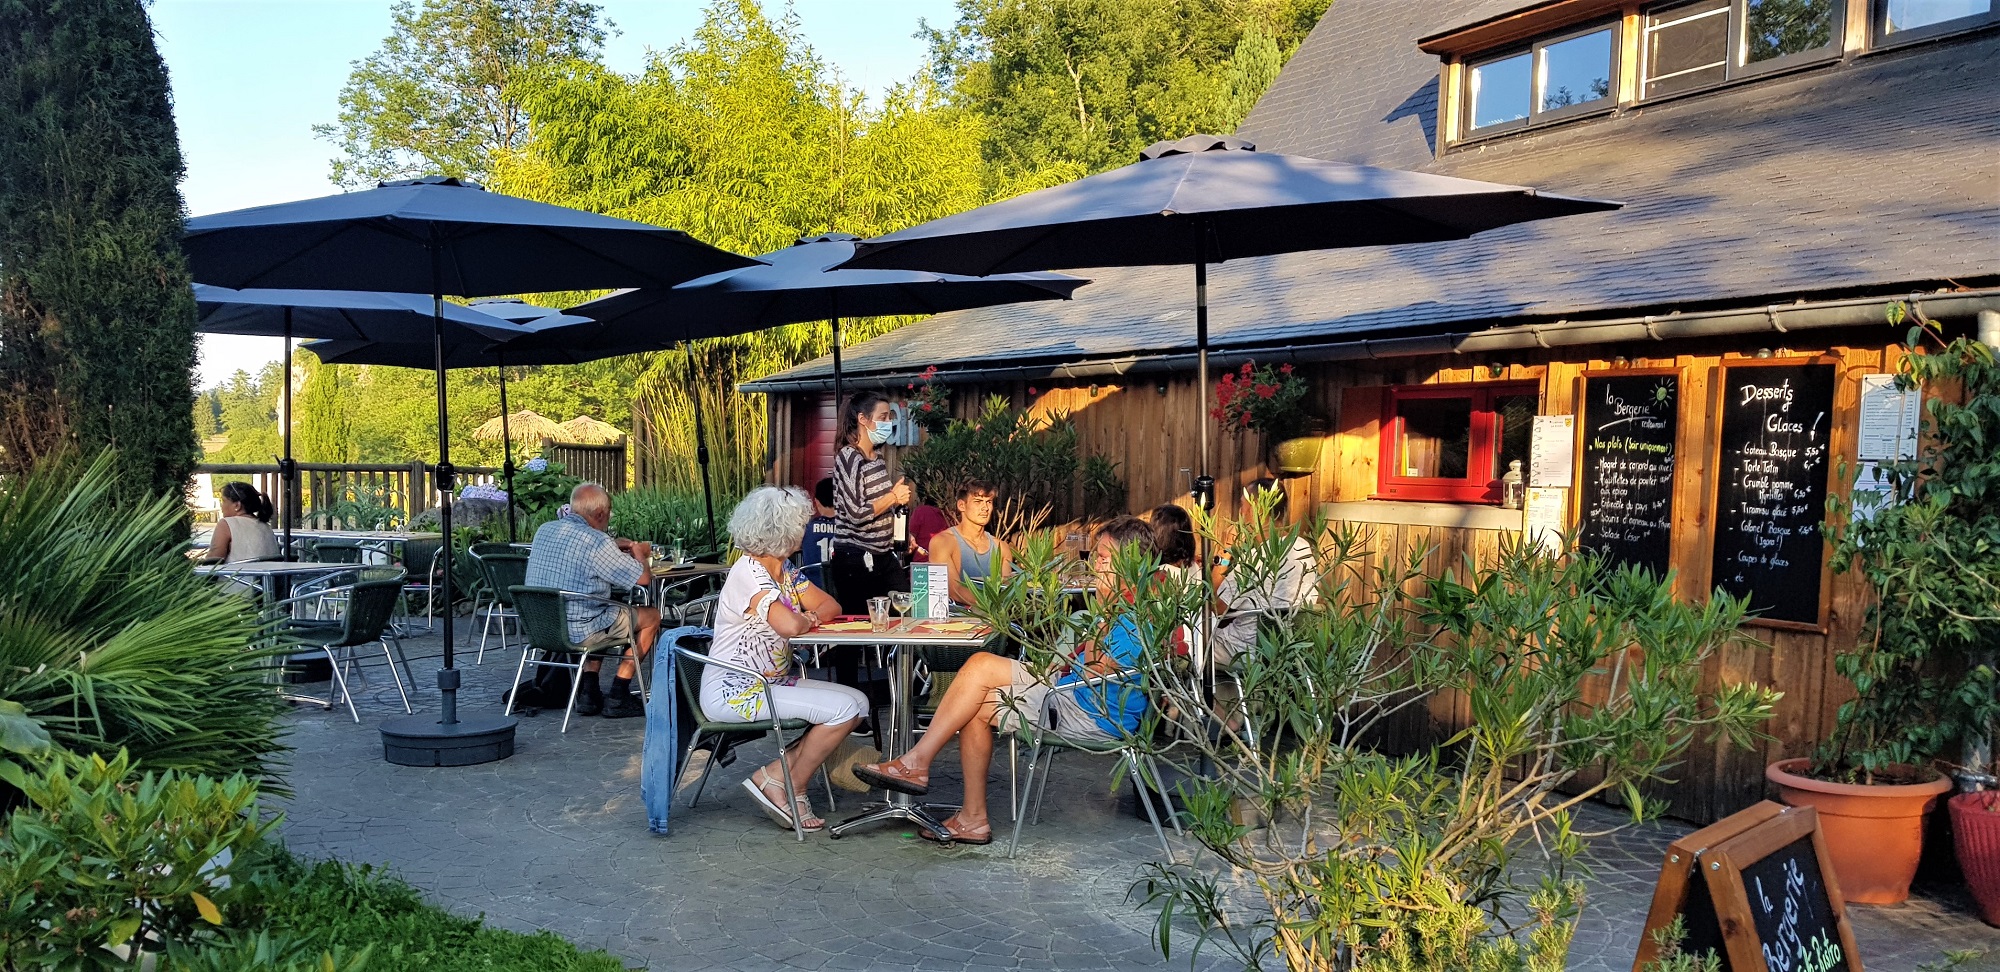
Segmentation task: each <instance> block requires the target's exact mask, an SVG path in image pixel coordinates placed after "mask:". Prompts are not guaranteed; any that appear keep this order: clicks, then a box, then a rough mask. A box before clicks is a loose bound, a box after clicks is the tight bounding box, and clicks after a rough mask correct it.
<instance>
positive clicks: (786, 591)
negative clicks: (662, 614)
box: [701, 486, 868, 831]
mask: <svg viewBox="0 0 2000 972" xmlns="http://www.w3.org/2000/svg"><path fill="white" fill-rule="evenodd" d="M812 515H813V508H812V501H811V500H808V499H807V498H806V494H805V493H803V492H801V491H800V490H798V489H794V488H789V487H787V488H783V489H780V488H778V487H776V486H759V487H757V488H756V489H754V490H751V491H750V495H748V496H745V497H744V498H743V502H741V503H738V504H737V505H736V512H734V513H732V514H730V517H729V535H730V539H731V541H732V542H734V543H735V545H736V547H737V549H739V550H742V551H743V554H744V555H743V557H741V558H740V559H738V560H737V561H736V563H735V565H734V566H732V567H730V568H729V577H728V579H727V580H725V581H724V582H723V584H722V594H721V596H720V597H718V598H717V604H716V612H715V639H714V642H713V644H712V645H711V646H710V647H709V650H708V655H709V657H710V658H715V659H719V660H721V661H726V662H729V663H730V664H733V665H740V666H742V667H744V668H749V669H752V670H754V671H757V672H760V673H762V674H763V675H764V677H765V678H766V679H767V680H769V682H770V685H771V698H770V703H771V704H773V705H775V706H776V707H777V717H778V718H780V719H804V720H806V721H807V722H811V723H813V727H812V728H811V729H809V730H807V731H806V734H805V735H804V736H801V737H800V738H799V739H798V741H797V742H795V743H793V744H792V749H791V756H790V758H789V760H788V762H789V763H790V764H791V771H792V778H791V779H790V780H786V779H785V775H784V772H785V768H784V765H783V764H781V763H780V762H779V761H777V760H775V759H774V760H772V761H771V762H769V763H767V764H765V765H764V766H761V767H759V768H758V769H757V771H756V772H754V773H752V774H750V778H749V779H747V780H744V781H743V788H744V789H746V790H748V791H750V795H751V796H752V797H753V798H755V799H756V801H757V805H758V806H760V807H762V808H763V810H764V813H765V814H766V815H767V816H769V817H770V818H771V819H772V820H775V821H777V822H778V824H779V825H781V826H783V827H785V828H786V829H790V828H791V827H792V820H793V815H794V814H796V815H797V817H798V823H799V826H800V828H801V829H803V830H807V831H818V830H820V829H822V828H824V827H825V826H826V821H824V820H822V819H820V818H819V817H816V816H814V815H813V812H812V804H811V803H810V802H808V801H807V799H806V795H805V787H804V786H803V785H802V784H804V783H807V782H810V781H811V780H812V775H813V772H814V771H815V770H818V769H819V765H820V763H822V762H824V761H825V760H826V757H827V755H828V754H830V753H832V752H833V750H834V747H836V746H838V745H839V744H840V742H841V740H843V739H846V738H847V735H848V733H849V732H850V731H851V730H853V728H854V726H855V724H856V723H857V722H859V721H860V720H861V715H862V713H864V712H866V711H868V696H866V695H864V694H862V692H861V691H860V690H859V689H854V688H850V687H848V686H845V685H839V684H836V683H833V682H822V681H818V680H815V679H809V678H804V677H802V676H800V675H797V674H795V673H794V672H795V668H796V666H795V665H794V664H793V658H792V648H791V643H790V641H789V639H791V638H792V637H794V636H796V635H801V634H804V633H806V632H807V631H810V630H812V629H813V628H814V627H816V626H818V625H819V624H820V623H821V622H823V621H826V620H828V619H831V618H832V617H834V616H835V615H837V614H839V613H840V605H839V603H838V602H836V601H834V599H833V597H832V596H831V595H829V594H827V593H826V592H825V591H822V590H820V589H819V588H817V587H814V586H813V585H812V583H811V582H810V581H807V580H806V579H805V578H804V577H801V576H800V575H798V574H797V573H794V572H793V571H792V569H791V566H790V565H789V564H788V563H787V562H786V558H789V557H790V556H791V555H792V554H794V553H797V552H798V549H799V541H800V540H801V539H802V538H803V537H804V536H805V532H806V522H807V521H808V520H811V519H812ZM701 710H702V713H703V714H704V715H706V716H707V717H708V718H710V719H713V720H716V721H718V722H754V721H759V720H763V719H768V718H771V715H772V714H771V713H770V712H767V711H766V699H765V696H764V691H763V689H762V687H761V685H760V684H759V683H758V682H757V680H755V679H753V678H750V677H749V676H747V675H743V674H741V673H738V672H732V671H729V670H727V669H724V668H722V667H721V666H719V665H710V666H707V667H706V668H704V669H703V671H702V676H701Z"/></svg>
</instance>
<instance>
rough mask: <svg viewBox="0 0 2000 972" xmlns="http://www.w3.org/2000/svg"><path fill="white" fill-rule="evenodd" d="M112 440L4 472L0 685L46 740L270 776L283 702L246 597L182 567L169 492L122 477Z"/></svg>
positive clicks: (176, 503) (177, 500)
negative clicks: (129, 483) (143, 490)
mask: <svg viewBox="0 0 2000 972" xmlns="http://www.w3.org/2000/svg"><path fill="white" fill-rule="evenodd" d="M115 469H116V465H115V460H114V459H113V457H112V455H111V454H110V453H108V452H107V453H104V454H101V455H99V456H98V457H97V458H96V459H95V460H93V461H90V462H88V463H83V462H79V461H76V460H70V459H58V460H50V461H47V462H44V463H43V464H42V465H40V466H38V467H36V468H35V469H34V470H32V471H30V472H29V473H27V474H24V475H21V476H15V477H9V478H7V479H6V480H5V481H4V482H0V563H4V564H6V565H7V569H6V570H4V571H0V699H7V700H10V701H13V702H15V703H18V704H20V705H21V706H22V707H23V711H24V714H25V715H27V716H30V717H32V718H34V719H35V720H36V721H38V722H39V723H40V724H41V726H42V727H43V728H44V729H45V730H47V732H48V734H49V736H50V737H51V738H52V739H53V740H54V742H55V744H56V745H58V746H61V747H63V748H65V749H69V750H72V751H75V752H78V753H96V754H100V755H106V756H109V755H111V754H113V753H116V752H118V751H119V750H121V749H122V750H126V751H128V752H130V753H131V756H132V758H133V759H134V760H135V761H137V762H138V763H139V764H140V765H142V766H144V767H145V768H146V769H148V770H185V771H189V772H198V773H205V774H209V775H212V776H228V775H231V774H234V773H239V772H240V773H246V774H249V775H250V776H252V777H261V778H262V779H264V780H265V781H267V782H268V781H273V780H275V778H276V776H275V774H276V773H277V770H278V768H279V764H278V763H277V762H276V760H275V754H276V753H277V752H278V751H279V749H280V746H279V733H280V729H279V725H278V721H277V720H278V715H279V713H280V712H281V711H282V709H283V705H284V704H283V703H282V702H280V701H279V700H278V697H277V694H276V693H275V692H273V691H272V689H271V686H270V685H269V684H268V683H267V682H265V680H264V676H265V668H264V665H263V662H264V660H265V659H264V658H263V657H262V656H260V655H259V654H258V653H256V652H253V651H252V650H250V648H249V647H248V646H249V645H250V644H251V643H252V642H253V640H254V639H255V638H256V636H257V633H258V624H259V619H258V616H257V611H256V608H255V605H254V603H253V602H252V601H250V600H249V599H248V598H244V597H240V596H235V595H232V594H229V593H227V592H225V591H224V590H223V589H221V588H220V587H218V586H217V585H216V584H215V583H213V582H212V581H210V580H209V579H207V578H204V577H201V576H199V575H197V574H195V572H194V571H193V570H192V569H190V563H189V561H188V559H187V557H186V556H185V555H184V554H183V553H182V547H183V544H182V542H181V540H180V539H179V536H180V533H181V518H182V517H183V515H184V513H183V510H182V501H181V497H180V496H178V495H168V496H126V495H121V494H120V493H119V492H118V488H117V480H116V478H115V477H114V474H113V473H114V470H115Z"/></svg>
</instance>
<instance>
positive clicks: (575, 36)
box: [313, 0, 612, 186]
mask: <svg viewBox="0 0 2000 972" xmlns="http://www.w3.org/2000/svg"><path fill="white" fill-rule="evenodd" d="M391 16H392V18H393V20H394V27H393V28H392V29H391V30H390V33H389V36H388V37H386V38H384V39H383V41H382V48H381V50H379V51H376V52H375V53H374V54H372V55H370V56H369V57H368V59H367V60H365V61H358V62H355V64H354V69H353V71H352V72H351V73H350V74H349V75H348V78H347V85H346V86H345V87H343V88H341V90H340V120H339V121H338V122H335V123H333V124H324V125H316V126H314V127H313V130H314V131H315V132H316V133H318V135H319V136H320V137H321V138H324V139H327V140H328V141H331V142H333V143H334V144H335V145H337V146H339V148H340V151H341V157H340V158H337V159H334V160H333V179H334V181H335V182H338V183H340V184H342V185H348V186H355V185H365V184H368V183H372V182H375V181H377V180H380V179H398V178H407V177H410V176H416V175H425V174H430V173H443V174H445V175H453V176H471V177H473V178H477V179H484V178H485V177H486V173H487V169H488V167H489V165H490V163H491V159H492V157H493V155H494V153H496V152H501V151H507V150H511V149H516V148H519V147H520V146H521V145H522V144H523V143H524V142H525V141H526V140H527V137H528V131H527V123H528V118H527V114H526V113H525V112H524V111H523V110H522V107H521V103H520V99H519V97H518V95H517V93H516V91H515V89H514V82H515V81H516V80H517V79H518V78H519V77H520V76H521V75H522V74H523V73H524V72H526V71H530V70H533V69H535V68H536V67H538V66H540V65H544V64H549V63H556V62H562V61H568V60H572V59H578V58H581V59H588V60H594V59H595V58H596V57H597V55H598V52H599V51H600V50H601V49H602V48H603V46H604V36H605V30H606V28H608V27H610V26H612V25H611V24H610V22H609V21H603V20H601V19H600V18H599V16H598V7H597V5H596V4H592V3H584V2H581V0H422V6H421V7H419V6H418V5H416V4H413V3H411V2H410V0H401V2H399V3H397V4H396V5H395V7H394V8H393V9H392V14H391Z"/></svg>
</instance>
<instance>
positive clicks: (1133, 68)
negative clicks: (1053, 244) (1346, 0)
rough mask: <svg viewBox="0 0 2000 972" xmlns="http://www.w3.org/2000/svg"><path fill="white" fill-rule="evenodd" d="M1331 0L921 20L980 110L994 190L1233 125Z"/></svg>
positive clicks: (1171, 2)
mask: <svg viewBox="0 0 2000 972" xmlns="http://www.w3.org/2000/svg"><path fill="white" fill-rule="evenodd" d="M1329 2H1330V0H959V4H958V22H957V24H955V25H954V26H952V27H949V28H937V27H933V26H931V25H929V24H926V25H924V27H923V30H922V33H923V36H925V37H926V39H927V40H928V41H929V43H930V47H931V58H932V63H933V67H934V70H935V72H936V74H937V77H938V80H939V82H940V83H941V84H944V85H946V86H947V87H948V89H949V90H950V92H951V101H952V104H954V105H956V106H958V107H961V108H964V109H966V110H969V111H971V112H974V113H976V114H977V115H978V116H980V118H981V119H982V120H983V121H984V122H985V125H986V128H987V136H986V139H985V143H984V146H983V150H984V154H985V158H986V160H987V161H988V162H989V163H990V164H991V169H990V171H989V173H988V177H989V179H990V182H991V186H992V188H993V191H994V192H995V193H996V194H997V195H1002V196H1004V195H1009V194H1012V193H1014V192H1019V191H1024V190H1027V189H1034V188H1040V187H1041V186H1044V185H1052V184H1054V183H1058V182H1062V181H1066V180H1068V179H1072V178H1075V177H1077V176H1080V175H1087V174H1090V173H1093V172H1101V171H1103V170H1105V169H1110V168H1114V167H1116V166H1120V165H1124V164H1125V163H1127V162H1131V161H1133V160H1134V159H1136V158H1137V157H1138V152H1139V150H1140V149H1142V148H1144V147H1145V146H1146V145H1148V144H1150V143H1152V142H1155V141H1158V140H1160V139H1166V138H1179V137H1181V136H1183V135H1189V134H1193V133H1195V132H1198V131H1208V132H1227V131H1231V130H1233V129H1235V127H1236V126H1237V125H1238V124H1239V123H1241V122H1242V120H1243V118H1244V116H1245V115H1247V114H1248V113H1249V111H1250V107H1251V105H1253V104H1255V103H1256V100H1257V98H1258V97H1259V96H1261V95H1262V94H1263V92H1264V89H1265V88H1266V87H1268V86H1269V85H1270V82H1271V79H1273V78H1275V77H1276V76H1277V69H1278V68H1279V67H1281V66H1283V63H1284V59H1285V58H1287V57H1289V56H1290V55H1291V53H1292V52H1293V51H1294V50H1296V49H1297V48H1298V45H1299V43H1300V42H1301V41H1303V40H1304V39H1305V36H1306V34H1308V33H1310V32H1311V30H1312V28H1313V25H1314V24H1316V23H1318V21H1319V18H1320V15H1321V14H1323V13H1325V11H1326V8H1327V5H1328V3H1329Z"/></svg>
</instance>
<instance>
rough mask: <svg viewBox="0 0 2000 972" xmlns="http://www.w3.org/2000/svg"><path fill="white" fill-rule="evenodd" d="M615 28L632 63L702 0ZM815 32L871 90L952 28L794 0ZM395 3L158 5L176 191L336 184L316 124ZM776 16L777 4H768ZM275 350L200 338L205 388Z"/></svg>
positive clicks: (622, 3)
mask: <svg viewBox="0 0 2000 972" xmlns="http://www.w3.org/2000/svg"><path fill="white" fill-rule="evenodd" d="M599 2H600V6H602V7H603V9H604V15H605V17H606V18H608V19H609V20H611V21H612V22H613V23H615V24H616V25H617V28H618V31H619V36H616V37H613V38H611V39H610V41H609V42H608V43H607V44H606V45H605V60H606V61H607V62H608V63H609V64H610V65H611V66H612V67H614V68H616V69H618V70H622V71H636V70H638V69H639V68H640V67H642V66H643V65H644V63H645V58H646V52H647V51H648V50H665V49H667V48H670V47H672V46H674V45H675V44H677V43H679V42H681V41H682V40H683V39H685V38H686V37H687V36H688V35H690V34H692V33H693V32H694V29H695V28H696V27H697V26H699V25H700V23H701V13H702V9H703V7H704V6H705V3H703V2H702V0H599ZM793 6H794V8H795V9H796V11H797V13H798V17H799V23H800V26H801V29H802V30H803V32H804V34H805V36H806V38H807V40H808V41H809V42H810V43H811V44H812V45H813V47H814V49H815V50H816V51H818V53H819V55H820V56H821V57H822V58H823V59H825V60H826V61H827V62H828V63H830V64H832V65H834V66H836V67H837V68H839V70H840V72H841V73H842V75H843V76H845V77H846V78H847V80H848V82H849V83H850V84H852V85H854V86H856V87H859V88H861V89H863V90H865V91H867V92H869V93H870V94H871V95H879V94H880V93H881V92H882V91H883V90H884V89H886V88H887V87H888V86H889V85H891V84H894V83H896V82H898V81H901V80H903V79H905V78H908V77H909V76H910V75H911V74H912V73H914V72H915V71H917V70H918V69H919V68H921V67H922V66H923V59H924V53H925V52H924V47H923V44H922V43H921V42H920V41H917V40H916V39H914V38H913V37H911V36H910V35H911V34H913V33H915V32H916V29H917V21H918V20H919V18H926V19H929V20H930V21H931V22H932V23H934V24H939V25H944V24H949V23H951V22H952V21H953V19H954V18H955V16H956V14H955V10H954V6H953V3H952V0H794V4H793ZM389 7H390V3H389V0H155V2H154V3H153V6H152V17H153V27H154V30H155V31H157V32H158V34H159V43H160V53H161V54H162V55H163V56H164V57H165V58H166V61H167V70H168V72H169V74H170V75H171V77H172V79H173V86H174V115H175V118H176V120H177V121H178V123H179V125H180V136H181V149H182V151H183V153H185V155H186V157H187V169H188V171H187V181H186V182H185V183H184V184H183V185H182V191H183V192H184V193H185V195H186V197H187V205H188V212H189V213H191V214H193V215H203V214H207V213H217V212H224V211H227V210H231V209H241V208H243V207H245V206H257V205H263V204H266V203H274V202H284V201H286V200H290V199H303V198H308V197H311V196H318V195H324V194H326V193H329V192H334V191H337V187H335V186H334V185H333V184H332V182H330V181H329V180H328V178H327V162H328V160H329V159H331V158H332V157H333V154H334V151H333V147H332V146H331V145H330V144H329V143H327V142H324V141H321V140H319V139H317V138H315V137H313V133H312V126H313V125H314V124H317V123H320V122H330V121H333V120H334V118H335V117H336V116H337V115H338V114H339V110H340V105H339V95H340V87H341V85H342V84H344V83H346V81H347V72H348V70H349V69H350V66H351V64H352V62H354V61H358V60H361V59H363V58H366V57H367V56H368V55H370V54H372V53H374V51H375V50H376V48H377V47H379V46H380V45H381V43H382V38H383V37H385V36H387V34H388V33H389ZM765 9H766V11H767V12H771V13H773V14H774V15H775V14H776V13H777V12H778V11H779V10H780V9H781V7H780V5H779V4H777V3H773V2H770V0H766V3H765ZM278 356H279V350H278V347H277V342H275V341H272V340H270V339H259V338H241V337H237V338H211V337H204V338H203V339H202V361H201V370H200V375H199V384H200V385H201V387H204V388H207V387H210V386H213V385H215V384H217V383H219V382H221V381H223V380H225V379H226V378H228V376H229V375H230V374H231V373H232V372H234V371H236V370H238V369H243V370H248V371H253V372H254V371H255V370H256V369H258V368H261V367H262V366H263V365H264V363H265V362H267V361H273V360H276V359H277V358H278Z"/></svg>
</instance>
